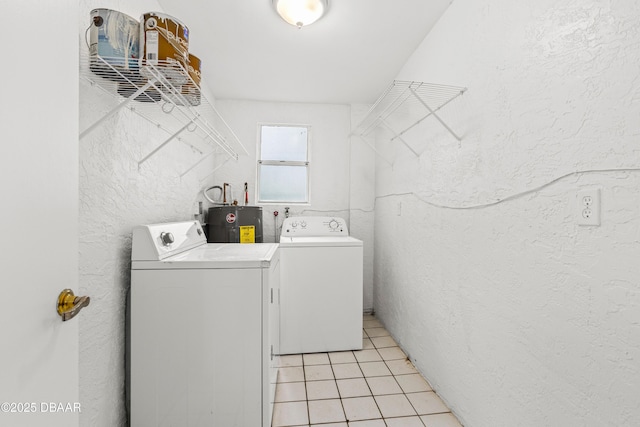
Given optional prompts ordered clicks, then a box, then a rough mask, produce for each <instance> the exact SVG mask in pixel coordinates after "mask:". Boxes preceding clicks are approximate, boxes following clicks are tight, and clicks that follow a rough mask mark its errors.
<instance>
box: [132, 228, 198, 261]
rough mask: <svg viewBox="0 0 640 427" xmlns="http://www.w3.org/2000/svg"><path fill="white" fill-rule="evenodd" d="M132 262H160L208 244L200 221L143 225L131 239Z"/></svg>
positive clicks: (136, 229)
mask: <svg viewBox="0 0 640 427" xmlns="http://www.w3.org/2000/svg"><path fill="white" fill-rule="evenodd" d="M131 239H132V241H131V260H132V261H159V260H162V259H164V258H167V257H169V256H172V255H176V254H179V253H181V252H184V251H186V250H189V249H193V248H195V247H197V246H200V245H206V244H207V238H206V237H205V235H204V231H203V230H202V226H201V225H200V223H199V222H198V221H187V222H171V223H165V224H151V225H141V226H138V227H135V228H134V229H133V233H132V237H131Z"/></svg>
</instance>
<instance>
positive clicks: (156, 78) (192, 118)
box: [80, 53, 248, 177]
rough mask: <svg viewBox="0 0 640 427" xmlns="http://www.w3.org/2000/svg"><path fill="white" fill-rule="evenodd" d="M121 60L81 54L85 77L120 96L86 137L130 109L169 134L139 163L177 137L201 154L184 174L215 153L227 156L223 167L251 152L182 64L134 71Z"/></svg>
mask: <svg viewBox="0 0 640 427" xmlns="http://www.w3.org/2000/svg"><path fill="white" fill-rule="evenodd" d="M118 61H120V63H122V62H123V61H122V59H119V60H118V59H117V58H105V57H101V56H89V55H88V54H87V53H84V54H83V55H82V56H81V58H80V78H81V79H83V80H85V81H86V82H88V83H89V84H90V85H91V86H92V87H95V88H97V89H99V90H101V91H102V92H103V93H106V94H108V95H109V96H110V97H112V99H114V100H115V105H114V106H113V107H112V108H111V109H110V110H109V111H107V112H106V113H104V114H102V116H100V117H99V118H98V119H97V120H96V121H94V122H93V123H91V124H89V125H88V126H87V127H85V128H84V129H83V130H81V132H80V139H82V138H83V137H85V136H86V135H88V134H89V133H90V132H92V131H93V130H94V129H95V128H97V127H98V126H100V125H101V124H102V123H103V122H104V121H105V120H106V119H108V118H109V117H111V116H113V115H115V114H116V113H117V112H118V111H121V110H122V109H124V108H126V109H129V110H131V111H133V112H135V113H136V114H138V115H139V116H141V117H142V118H144V119H146V120H148V121H149V122H151V123H153V124H154V125H155V126H156V127H157V128H158V129H161V130H162V131H164V133H165V134H166V138H165V139H164V140H162V141H161V142H160V143H159V145H157V146H156V148H155V149H153V150H152V151H151V152H149V153H148V154H146V155H145V156H144V157H142V158H141V159H138V166H141V165H142V164H143V163H144V162H146V161H147V160H149V159H150V158H151V157H153V156H154V155H155V154H157V153H158V152H159V151H160V150H162V149H163V148H164V147H165V146H167V144H169V143H170V142H172V141H173V140H178V141H181V142H184V143H186V144H188V145H190V146H191V147H192V148H193V149H194V150H196V151H197V152H199V153H200V154H201V156H200V157H199V159H198V160H197V162H195V163H194V164H192V165H191V167H189V168H188V169H187V170H185V171H183V172H182V173H181V175H180V176H181V177H182V176H184V175H186V174H187V173H189V172H190V171H192V170H193V169H194V168H196V167H197V166H198V165H199V164H201V163H202V162H203V161H205V160H206V159H208V158H210V157H211V156H217V155H222V156H223V161H222V162H220V163H219V164H218V166H217V167H216V169H217V168H219V167H221V166H222V165H223V164H224V163H226V161H228V160H230V159H233V160H238V151H239V150H241V151H243V152H244V153H245V154H248V151H247V149H246V148H245V146H244V145H243V144H242V143H241V142H240V140H239V139H238V137H237V136H236V134H235V133H234V132H233V130H232V129H231V128H230V127H229V125H228V124H227V123H226V122H225V120H224V119H223V118H222V116H221V115H220V114H219V113H218V111H217V110H216V108H215V107H214V106H213V104H212V103H211V102H209V100H208V99H207V97H206V96H205V95H204V94H203V93H202V92H201V90H200V85H199V84H196V82H194V80H193V78H192V76H190V75H189V73H188V72H187V71H186V70H185V69H184V67H183V66H182V64H179V63H167V62H165V61H161V60H158V61H157V64H145V65H142V66H140V67H139V68H138V66H137V63H136V65H135V66H134V67H131V68H133V69H129V67H126V65H125V66H119V63H118ZM114 64H116V65H115V66H114ZM120 65H123V64H120ZM211 172H213V171H211Z"/></svg>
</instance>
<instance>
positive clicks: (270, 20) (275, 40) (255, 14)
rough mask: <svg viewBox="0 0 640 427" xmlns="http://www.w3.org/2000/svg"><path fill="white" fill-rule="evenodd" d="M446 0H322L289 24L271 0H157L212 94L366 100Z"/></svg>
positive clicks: (376, 92)
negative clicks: (306, 18)
mask: <svg viewBox="0 0 640 427" xmlns="http://www.w3.org/2000/svg"><path fill="white" fill-rule="evenodd" d="M451 1H452V0H393V1H390V0H329V13H328V14H327V15H326V16H325V17H323V18H322V19H321V20H320V21H318V22H316V23H315V24H313V25H310V26H308V27H304V28H302V29H297V28H296V27H294V26H291V25H289V24H287V23H285V22H284V21H283V20H282V19H281V18H280V17H279V16H278V15H277V14H276V12H275V10H274V9H273V7H272V6H271V0H207V1H201V0H199V1H197V2H194V1H185V0H159V2H160V5H161V6H162V8H163V9H164V12H165V13H167V14H169V15H171V16H174V17H176V18H177V19H179V20H180V21H182V22H183V23H184V24H186V25H187V27H188V28H189V34H190V42H189V43H190V45H189V51H190V52H191V53H193V54H194V55H196V56H198V57H199V58H200V59H201V60H202V75H203V79H204V81H205V82H207V85H208V86H209V87H210V88H211V89H212V91H213V94H214V95H215V96H216V97H217V98H220V99H253V100H263V101H286V102H314V103H369V102H373V101H374V100H375V99H376V98H377V97H378V96H379V95H380V93H381V92H382V91H383V90H384V89H385V87H386V86H387V85H388V84H389V83H390V82H391V81H392V80H393V79H394V77H395V76H396V75H397V73H398V71H400V68H401V67H402V66H403V65H404V63H405V61H406V60H407V59H408V57H409V56H410V55H411V53H413V51H414V50H415V49H416V47H417V46H418V45H419V44H420V42H421V41H422V40H423V39H424V37H425V36H426V35H427V33H428V32H429V30H430V29H431V28H432V27H433V25H434V24H435V22H436V21H437V20H438V19H439V18H440V16H441V15H442V13H443V12H444V11H445V10H446V8H447V7H448V6H449V4H450V3H451Z"/></svg>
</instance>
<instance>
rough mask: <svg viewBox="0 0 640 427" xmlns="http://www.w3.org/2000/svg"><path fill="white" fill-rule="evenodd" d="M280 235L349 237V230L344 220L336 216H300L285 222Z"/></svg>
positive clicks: (287, 219)
mask: <svg viewBox="0 0 640 427" xmlns="http://www.w3.org/2000/svg"><path fill="white" fill-rule="evenodd" d="M280 235H281V236H287V237H292V236H298V237H315V236H348V235H349V230H348V228H347V223H346V221H345V220H344V219H343V218H339V217H335V216H298V217H290V218H286V219H285V220H284V222H283V223H282V232H281V233H280Z"/></svg>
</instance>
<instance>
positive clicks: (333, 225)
mask: <svg viewBox="0 0 640 427" xmlns="http://www.w3.org/2000/svg"><path fill="white" fill-rule="evenodd" d="M338 226H340V224H339V223H338V221H336V220H335V219H332V220H331V221H329V228H330V229H332V230H336V229H337V228H338Z"/></svg>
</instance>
